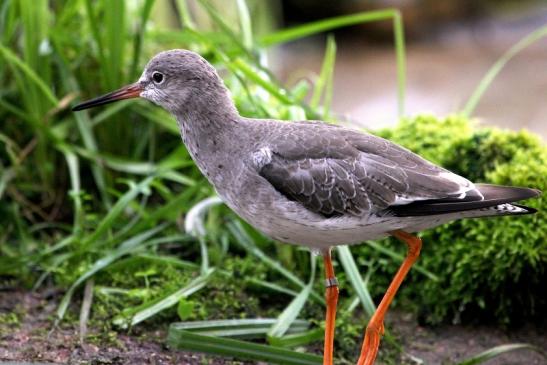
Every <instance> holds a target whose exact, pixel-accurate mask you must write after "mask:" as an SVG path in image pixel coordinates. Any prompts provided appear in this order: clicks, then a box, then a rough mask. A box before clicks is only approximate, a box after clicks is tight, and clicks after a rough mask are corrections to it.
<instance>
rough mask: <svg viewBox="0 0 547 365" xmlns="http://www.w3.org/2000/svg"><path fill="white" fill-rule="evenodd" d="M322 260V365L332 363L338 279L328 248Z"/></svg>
mask: <svg viewBox="0 0 547 365" xmlns="http://www.w3.org/2000/svg"><path fill="white" fill-rule="evenodd" d="M323 261H324V263H325V286H326V290H325V299H326V301H327V314H326V321H325V322H326V323H325V347H324V350H323V365H332V353H333V347H334V322H335V320H336V304H337V303H338V280H336V277H335V276H334V268H333V267H332V261H331V255H330V249H328V250H326V251H324V252H323Z"/></svg>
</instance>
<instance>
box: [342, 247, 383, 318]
mask: <svg viewBox="0 0 547 365" xmlns="http://www.w3.org/2000/svg"><path fill="white" fill-rule="evenodd" d="M336 251H337V252H338V256H339V259H340V262H341V263H342V267H343V268H344V271H345V272H346V275H347V276H348V280H349V281H350V283H351V286H353V289H354V290H355V292H356V293H357V296H358V297H359V300H360V301H361V304H362V305H363V309H364V310H365V313H366V314H367V316H368V317H369V318H370V317H372V315H373V314H374V311H375V310H376V307H375V305H374V302H373V301H372V297H371V296H370V292H369V291H368V288H367V285H366V283H365V282H364V281H363V279H362V278H361V274H360V273H359V270H358V269H357V265H356V264H355V260H354V259H353V255H352V254H351V252H350V250H349V247H348V246H336Z"/></svg>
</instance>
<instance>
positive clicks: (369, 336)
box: [357, 323, 384, 365]
mask: <svg viewBox="0 0 547 365" xmlns="http://www.w3.org/2000/svg"><path fill="white" fill-rule="evenodd" d="M383 334H384V324H383V323H380V324H379V325H376V324H374V323H369V325H368V326H367V329H366V331H365V340H364V341H363V348H362V351H361V356H360V357H359V361H357V365H373V364H374V360H375V359H376V355H377V354H378V347H380V338H381V337H382V336H383Z"/></svg>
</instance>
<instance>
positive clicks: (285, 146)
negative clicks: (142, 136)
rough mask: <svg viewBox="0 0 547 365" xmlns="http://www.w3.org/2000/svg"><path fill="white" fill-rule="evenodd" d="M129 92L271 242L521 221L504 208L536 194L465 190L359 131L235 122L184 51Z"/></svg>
mask: <svg viewBox="0 0 547 365" xmlns="http://www.w3.org/2000/svg"><path fill="white" fill-rule="evenodd" d="M155 73H161V74H162V76H163V77H162V80H161V82H156V81H155V80H153V75H154V74H155ZM138 87H139V88H141V89H142V92H141V93H140V96H142V97H144V98H146V99H149V100H151V101H153V102H154V103H156V104H158V105H160V106H162V107H164V108H165V109H167V110H168V111H170V112H171V113H172V114H173V115H175V117H176V119H177V123H178V125H179V128H180V131H181V135H182V140H183V142H184V144H185V145H186V147H187V148H188V151H189V153H190V154H191V156H192V158H193V159H194V161H195V162H196V164H197V166H198V167H199V169H200V170H201V172H202V173H203V174H204V175H205V176H206V177H207V179H208V180H209V181H210V182H211V184H212V185H213V186H214V187H215V189H216V190H217V192H218V194H219V195H220V197H221V198H222V199H223V200H224V201H225V203H226V204H227V205H228V206H229V207H230V208H232V209H233V210H234V211H235V212H236V213H237V214H238V215H240V216H241V217H242V218H243V219H245V220H246V221H247V222H249V223H250V224H251V225H253V226H255V227H256V228H258V229H259V230H261V231H262V232H264V233H265V234H267V235H269V236H271V237H273V238H275V239H277V240H280V241H284V242H288V243H293V244H302V245H307V246H309V247H311V248H316V249H325V248H328V247H330V246H334V245H339V244H351V243H358V242H362V241H364V240H368V239H376V238H381V237H384V236H387V235H389V234H390V232H392V231H395V230H403V231H407V232H416V231H420V230H424V229H428V228H431V227H435V226H437V225H440V224H443V223H445V222H448V221H450V220H454V219H458V218H466V217H481V216H492V215H507V214H523V213H529V212H532V210H531V209H529V208H526V207H520V206H516V205H511V204H509V203H511V202H513V201H518V200H521V199H526V198H529V197H532V196H536V195H538V194H539V192H538V191H536V190H533V189H526V188H512V187H492V186H489V185H474V184H473V183H471V182H470V181H468V180H467V179H465V178H463V177H461V176H458V175H456V174H453V173H451V172H450V171H447V170H445V169H443V168H441V167H439V166H436V165H434V164H432V163H430V162H428V161H426V160H424V159H423V158H421V157H420V156H418V155H416V154H414V153H412V152H410V151H408V150H407V149H405V148H403V147H400V146H398V145H396V144H394V143H392V142H390V141H387V140H385V139H382V138H379V137H376V136H373V135H369V134H365V133H363V132H360V131H356V130H352V129H348V128H343V127H340V126H335V125H330V124H326V123H323V122H317V121H298V122H284V121H277V120H267V119H249V118H243V117H241V116H240V115H239V114H238V112H237V110H236V108H235V106H234V104H233V102H232V100H231V98H230V95H229V92H228V90H227V89H226V88H225V86H224V84H223V83H222V80H221V79H220V77H219V76H218V74H217V73H216V71H215V69H214V68H213V67H212V66H211V65H210V64H209V63H208V62H207V61H205V60H204V59H203V58H202V57H201V56H199V55H197V54H196V53H193V52H190V51H186V50H172V51H166V52H162V53H160V54H158V55H157V56H155V57H154V58H153V59H152V60H151V61H150V62H149V63H148V65H147V66H146V68H145V70H144V73H143V75H142V76H141V78H140V79H139V82H138ZM101 102H103V101H101ZM106 102H109V101H106ZM86 107H87V106H86ZM504 197H505V198H504ZM506 197H510V198H506Z"/></svg>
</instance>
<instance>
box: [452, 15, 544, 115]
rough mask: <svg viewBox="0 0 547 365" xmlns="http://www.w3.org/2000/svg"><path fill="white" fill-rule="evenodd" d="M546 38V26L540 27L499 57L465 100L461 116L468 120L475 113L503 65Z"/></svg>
mask: <svg viewBox="0 0 547 365" xmlns="http://www.w3.org/2000/svg"><path fill="white" fill-rule="evenodd" d="M545 36H547V25H545V26H542V27H540V28H538V29H536V30H534V31H533V32H532V33H530V34H528V35H527V36H525V37H524V38H522V39H521V40H520V41H519V42H517V43H516V44H515V45H513V46H512V47H511V48H509V50H508V51H507V52H505V54H504V55H503V56H501V57H500V59H499V60H497V61H496V63H494V65H492V67H490V69H489V70H488V72H487V73H486V75H484V77H483V78H482V80H481V81H480V82H479V84H478V85H477V87H476V88H475V90H474V91H473V94H471V96H470V97H469V100H467V103H465V106H464V107H463V110H462V114H463V115H464V116H465V117H466V118H469V117H470V116H471V114H473V112H474V111H475V108H476V107H477V104H478V103H479V101H480V99H481V97H482V95H483V94H484V92H485V91H486V89H488V87H489V86H490V84H492V82H493V81H494V79H495V78H496V76H497V75H498V74H499V73H500V71H501V70H502V69H503V67H504V66H505V64H507V62H509V61H510V60H511V59H512V58H513V57H515V56H516V55H517V54H518V53H519V52H521V51H522V50H523V49H525V48H526V47H528V46H530V45H531V44H533V43H535V42H537V41H539V40H540V39H541V38H543V37H545Z"/></svg>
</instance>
